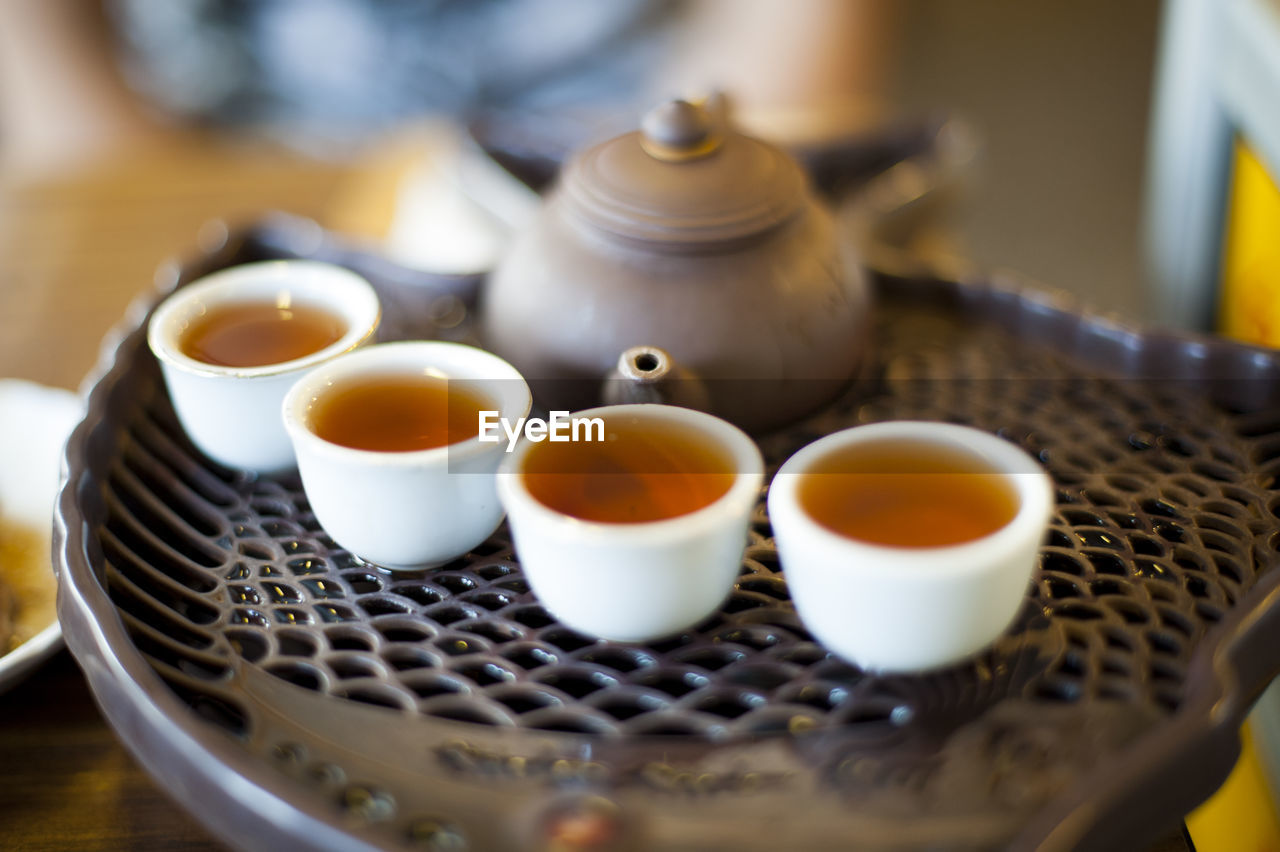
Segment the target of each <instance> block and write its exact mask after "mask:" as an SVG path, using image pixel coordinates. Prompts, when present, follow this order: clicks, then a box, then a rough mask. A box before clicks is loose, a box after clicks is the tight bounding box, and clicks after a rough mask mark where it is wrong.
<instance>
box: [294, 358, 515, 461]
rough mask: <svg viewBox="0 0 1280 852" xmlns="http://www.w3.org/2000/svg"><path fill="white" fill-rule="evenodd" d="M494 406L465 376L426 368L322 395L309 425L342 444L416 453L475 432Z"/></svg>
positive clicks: (382, 376)
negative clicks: (429, 372)
mask: <svg viewBox="0 0 1280 852" xmlns="http://www.w3.org/2000/svg"><path fill="white" fill-rule="evenodd" d="M494 408H496V406H495V405H494V403H493V402H492V401H490V400H489V398H488V397H486V396H485V395H484V394H482V393H481V392H480V391H478V390H476V389H475V388H473V387H470V386H468V384H467V383H466V382H463V381H455V380H449V379H443V378H439V377H437V376H429V375H423V374H422V373H386V374H375V375H370V376H363V377H361V378H359V379H358V380H353V381H348V382H346V383H345V384H343V383H340V384H336V385H335V386H334V387H332V388H330V389H327V390H326V391H325V392H324V393H323V394H319V395H318V396H317V397H316V400H315V401H314V402H313V403H312V404H311V408H310V411H309V418H308V425H309V427H310V428H311V431H313V432H315V433H316V435H317V436H319V437H321V438H323V439H324V440H326V441H329V442H330V443H334V444H338V445H340V446H343V447H350V448H352V449H356V450H374V451H377V452H412V451H414V450H429V449H434V448H436V447H444V446H448V445H450V444H456V443H458V442H459V441H466V440H468V439H470V438H474V437H476V435H477V434H479V422H480V412H482V411H486V410H492V409H494Z"/></svg>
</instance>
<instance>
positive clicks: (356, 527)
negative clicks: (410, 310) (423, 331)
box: [282, 341, 532, 569]
mask: <svg viewBox="0 0 1280 852" xmlns="http://www.w3.org/2000/svg"><path fill="white" fill-rule="evenodd" d="M396 374H399V375H406V374H409V375H429V376H436V377H439V378H444V379H451V380H465V381H466V382H467V383H468V385H469V386H470V387H473V388H475V389H477V390H479V391H481V392H482V393H483V394H484V395H485V396H486V397H487V398H488V399H490V400H492V401H493V403H494V404H495V406H496V410H497V411H498V413H499V416H500V417H502V418H505V419H507V420H509V421H510V422H512V423H515V422H516V421H517V420H518V419H519V418H522V417H525V416H526V415H527V414H528V413H529V406H530V404H531V402H532V398H531V396H530V393H529V386H528V385H527V384H525V381H524V378H523V377H522V376H521V375H520V374H519V373H518V372H516V369H515V368H514V367H512V366H511V365H510V364H508V363H507V362H506V361H503V360H502V359H501V358H499V357H498V356H496V355H491V354H489V353H488V352H485V351H484V350H482V349H476V348H475V347H472V346H464V345H462V344H460V343H440V342H427V341H404V342H400V343H382V344H379V345H377V346H369V347H367V348H364V349H361V350H359V351H357V352H352V353H350V354H348V355H344V356H342V357H341V358H337V359H334V360H333V361H330V362H328V363H327V364H324V365H322V366H320V367H318V368H317V369H315V370H313V371H312V372H310V373H308V374H307V375H305V376H303V378H302V379H301V380H299V381H298V383H297V384H296V385H294V387H293V389H292V390H290V391H289V393H288V394H287V395H286V396H285V399H284V404H283V408H282V411H283V416H284V427H285V430H286V431H287V432H288V434H289V437H290V438H291V439H292V440H293V446H294V450H295V452H296V453H297V456H298V471H299V473H300V474H301V475H302V487H303V489H304V490H305V491H306V494H307V500H308V501H309V502H310V503H311V509H312V511H313V512H315V515H316V520H318V521H319V522H320V525H321V526H322V527H324V529H325V532H327V533H328V534H329V535H330V536H331V537H332V538H333V540H334V541H336V542H337V543H338V544H339V545H341V546H342V547H344V548H346V549H347V550H349V551H351V552H352V553H354V554H356V555H357V556H359V557H361V558H362V559H366V560H368V561H370V562H376V563H378V564H380V565H382V566H384V567H386V568H392V569H401V568H404V569H408V568H425V567H430V566H433V565H441V564H443V563H445V562H448V561H450V560H452V559H455V558H457V557H459V556H461V555H462V554H464V553H466V552H467V551H469V550H471V549H472V548H473V547H475V546H476V545H478V544H480V543H481V542H482V541H484V540H485V539H486V538H488V537H489V536H490V535H491V534H492V533H493V531H494V530H495V529H497V528H498V524H500V523H502V506H501V504H500V503H499V502H498V497H497V494H496V493H495V491H494V474H495V472H496V470H497V468H498V464H499V462H500V461H501V460H502V456H503V455H504V454H505V449H506V444H505V442H500V443H482V442H481V441H480V438H479V422H478V421H477V435H476V437H474V438H471V439H469V440H466V441H459V442H458V443H455V444H450V445H448V446H444V447H434V448H431V449H425V450H409V451H403V452H382V451H377V450H361V449H352V448H351V447H344V446H341V445H339V444H335V443H332V442H330V441H326V440H325V439H323V438H321V437H320V436H318V435H317V434H316V433H315V432H314V431H313V430H312V425H311V421H310V408H311V406H312V405H313V404H314V403H315V402H316V401H317V400H318V399H320V398H321V397H323V396H324V394H325V392H326V390H327V389H328V388H330V387H331V386H334V385H340V384H341V385H345V384H347V383H349V382H352V381H358V380H359V379H360V378H361V377H376V376H385V375H396Z"/></svg>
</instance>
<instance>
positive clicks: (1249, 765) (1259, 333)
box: [1187, 139, 1280, 852]
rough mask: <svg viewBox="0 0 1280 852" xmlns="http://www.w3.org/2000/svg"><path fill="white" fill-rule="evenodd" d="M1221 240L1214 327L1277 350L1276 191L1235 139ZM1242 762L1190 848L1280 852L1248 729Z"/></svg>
mask: <svg viewBox="0 0 1280 852" xmlns="http://www.w3.org/2000/svg"><path fill="white" fill-rule="evenodd" d="M1227 203H1228V207H1227V217H1226V230H1225V231H1224V234H1223V239H1222V286H1221V290H1220V298H1219V303H1218V329H1219V331H1221V332H1222V333H1223V334H1225V335H1227V336H1228V337H1233V338H1235V339H1237V340H1242V341H1244V342H1246V343H1254V344H1261V345H1264V346H1276V347H1280V188H1278V187H1277V185H1276V182H1275V181H1274V180H1273V179H1272V177H1271V175H1270V174H1269V173H1268V171H1267V168H1266V166H1264V165H1263V163H1262V161H1261V160H1260V159H1259V158H1258V156H1257V154H1255V153H1254V151H1253V150H1252V149H1251V148H1250V147H1249V145H1248V143H1246V142H1245V141H1244V140H1241V139H1237V140H1236V144H1235V152H1234V162H1233V167H1232V178H1231V194H1230V197H1229V199H1228V202H1227ZM1240 736H1241V749H1240V759H1239V761H1237V762H1236V766H1235V768H1234V769H1233V770H1232V771H1231V775H1230V776H1228V778H1227V780H1226V781H1225V782H1224V783H1223V785H1222V786H1221V787H1220V788H1219V789H1218V791H1217V792H1216V793H1214V794H1213V796H1212V797H1211V798H1210V799H1209V800H1208V801H1207V802H1205V803H1204V804H1203V805H1201V806H1200V807H1199V808H1197V809H1196V810H1195V811H1193V812H1192V813H1191V814H1190V815H1189V816H1188V817H1187V831H1188V832H1189V833H1190V834H1191V840H1192V842H1193V843H1195V846H1196V852H1280V819H1278V818H1277V816H1276V807H1275V797H1274V796H1273V794H1272V792H1271V790H1270V786H1269V784H1268V783H1267V778H1266V775H1265V773H1264V771H1263V768H1262V764H1261V762H1260V761H1259V758H1258V751H1257V749H1258V745H1257V743H1255V742H1254V739H1253V736H1252V735H1251V733H1250V730H1249V726H1248V725H1246V726H1245V727H1244V728H1243V729H1242V730H1241V732H1240Z"/></svg>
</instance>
